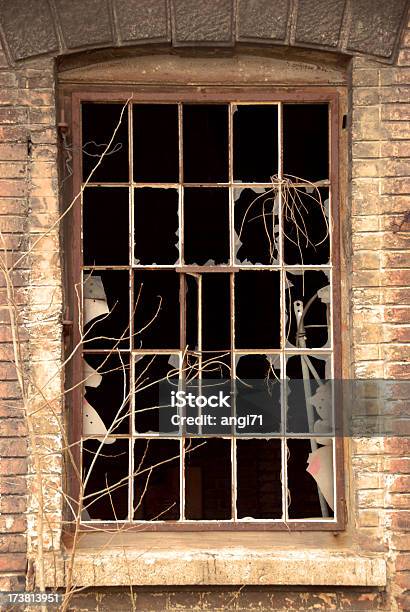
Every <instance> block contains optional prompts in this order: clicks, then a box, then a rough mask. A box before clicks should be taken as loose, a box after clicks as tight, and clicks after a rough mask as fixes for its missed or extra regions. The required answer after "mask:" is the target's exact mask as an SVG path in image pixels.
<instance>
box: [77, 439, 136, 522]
mask: <svg viewBox="0 0 410 612" xmlns="http://www.w3.org/2000/svg"><path fill="white" fill-rule="evenodd" d="M100 447H101V448H100ZM82 454H83V482H85V480H86V479H87V483H86V486H85V491H84V503H83V506H84V509H83V512H82V520H99V521H117V520H125V519H127V518H128V482H129V480H128V476H129V441H128V440H124V439H117V440H116V441H115V442H114V443H113V444H110V445H107V444H104V445H103V446H101V443H100V442H99V441H98V440H91V439H90V440H84V441H83V453H82Z"/></svg>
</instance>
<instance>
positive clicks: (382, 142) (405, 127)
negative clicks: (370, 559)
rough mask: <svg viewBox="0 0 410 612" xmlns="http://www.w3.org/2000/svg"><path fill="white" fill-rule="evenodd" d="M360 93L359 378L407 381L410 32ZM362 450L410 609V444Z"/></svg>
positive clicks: (374, 513) (354, 292) (396, 589)
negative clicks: (390, 60) (395, 56)
mask: <svg viewBox="0 0 410 612" xmlns="http://www.w3.org/2000/svg"><path fill="white" fill-rule="evenodd" d="M352 85H353V87H352V111H353V112H352V126H351V138H352V145H351V147H352V165H351V195H352V197H351V215H352V216H351V224H352V272H353V274H352V283H351V305H352V308H351V332H352V341H353V342H352V344H353V368H354V374H355V375H356V376H357V377H359V378H370V379H371V378H384V379H401V380H406V379H409V373H410V366H409V364H410V289H409V287H410V269H409V262H410V214H409V211H410V199H409V192H410V163H409V162H410V103H409V102H410V98H409V91H410V88H409V85H410V31H409V30H407V32H405V35H404V38H403V41H402V46H401V50H400V53H399V57H398V62H397V65H395V66H383V65H381V64H380V63H378V62H376V61H372V60H365V59H354V60H353V66H352ZM398 391H399V392H398V394H397V397H396V398H395V401H393V402H391V403H390V406H391V408H390V410H391V412H392V414H393V415H394V416H395V418H397V419H398V421H397V426H398V429H399V431H400V432H401V433H403V431H404V432H407V434H408V433H409V429H408V424H407V423H406V421H405V420H403V417H406V415H408V413H409V398H408V397H406V395H405V394H404V395H403V393H402V392H401V393H400V391H403V390H400V389H399V390H398ZM403 428H406V429H404V430H403ZM355 451H356V452H355V456H354V457H353V469H355V468H357V469H358V470H360V477H359V481H358V483H357V487H358V488H357V491H356V497H355V499H356V502H357V506H358V512H357V515H356V516H357V521H358V524H359V526H360V527H361V528H362V529H363V530H364V531H365V532H367V533H368V534H369V535H370V536H371V539H370V543H371V541H372V538H373V537H375V538H376V539H377V540H379V541H380V542H382V543H383V547H384V548H387V550H388V559H389V563H388V571H389V574H390V579H391V581H392V583H391V584H390V586H389V592H390V595H391V596H392V597H393V600H392V604H391V605H392V606H394V605H395V603H398V604H399V605H401V606H403V609H409V608H410V537H409V528H410V494H409V491H410V459H409V452H410V444H409V440H408V438H405V437H399V438H384V439H373V440H367V441H362V443H361V444H358V445H357V447H356V449H355ZM381 453H382V456H380V454H381ZM364 545H366V542H364ZM367 545H368V544H367Z"/></svg>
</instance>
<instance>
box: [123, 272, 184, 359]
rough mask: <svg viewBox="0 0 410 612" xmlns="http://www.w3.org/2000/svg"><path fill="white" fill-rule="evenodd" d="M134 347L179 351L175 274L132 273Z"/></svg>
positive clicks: (177, 295)
mask: <svg viewBox="0 0 410 612" xmlns="http://www.w3.org/2000/svg"><path fill="white" fill-rule="evenodd" d="M134 309H135V310H134V312H135V314H134V348H136V349H140V348H144V349H164V348H168V349H179V320H180V314H179V275H178V274H176V273H175V272H174V271H171V272H168V271H167V272H164V271H138V272H135V274H134Z"/></svg>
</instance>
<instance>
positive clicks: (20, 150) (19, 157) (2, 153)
mask: <svg viewBox="0 0 410 612" xmlns="http://www.w3.org/2000/svg"><path fill="white" fill-rule="evenodd" d="M0 160H4V161H25V160H27V144H4V143H0Z"/></svg>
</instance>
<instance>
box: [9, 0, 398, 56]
mask: <svg viewBox="0 0 410 612" xmlns="http://www.w3.org/2000/svg"><path fill="white" fill-rule="evenodd" d="M408 4H409V0H390V1H389V0H206V1H202V2H199V1H193V0H69V1H67V0H0V24H1V30H2V36H3V41H4V43H5V46H6V48H7V49H8V51H9V55H10V58H11V60H12V61H17V62H18V61H20V60H25V59H27V58H32V57H36V56H38V55H44V54H48V55H51V56H57V55H65V54H68V53H72V52H75V51H81V50H83V49H96V48H105V47H123V46H129V45H139V44H143V43H168V44H169V45H171V46H172V47H184V46H185V47H186V46H191V47H192V46H193V47H201V46H212V47H233V46H234V45H235V43H240V42H252V43H257V44H261V45H264V46H269V45H272V46H273V45H286V46H295V47H307V48H314V49H324V50H331V51H334V52H337V53H342V54H346V55H355V54H365V55H370V56H374V57H378V58H380V59H383V60H385V61H390V62H392V61H394V56H395V49H396V47H397V45H398V41H399V38H400V35H401V31H402V28H403V26H404V23H405V19H404V17H405V14H406V12H407V10H408Z"/></svg>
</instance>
